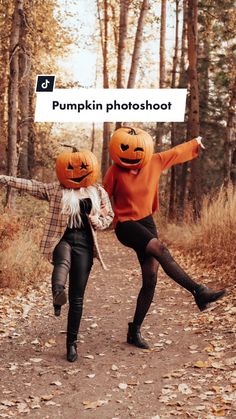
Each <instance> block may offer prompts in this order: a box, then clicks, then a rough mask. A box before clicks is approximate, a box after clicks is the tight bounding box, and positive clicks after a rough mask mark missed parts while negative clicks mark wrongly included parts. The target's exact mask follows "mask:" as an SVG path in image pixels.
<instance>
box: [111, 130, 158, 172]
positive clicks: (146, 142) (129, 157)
mask: <svg viewBox="0 0 236 419" xmlns="http://www.w3.org/2000/svg"><path fill="white" fill-rule="evenodd" d="M109 151H110V155H111V158H112V160H113V161H114V162H115V163H116V164H118V165H119V166H122V167H124V168H126V169H141V168H142V167H143V166H145V164H146V163H147V162H148V161H149V160H150V158H151V156H152V154H153V141H152V137H151V136H150V135H149V134H148V133H147V132H145V131H143V130H142V129H139V128H135V129H134V128H129V127H122V128H119V129H117V130H116V131H115V132H114V134H113V135H112V137H111V141H110V145H109Z"/></svg>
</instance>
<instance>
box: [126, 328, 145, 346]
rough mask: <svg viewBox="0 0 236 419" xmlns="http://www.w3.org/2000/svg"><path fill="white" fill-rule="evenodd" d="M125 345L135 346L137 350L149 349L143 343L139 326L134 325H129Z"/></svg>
mask: <svg viewBox="0 0 236 419" xmlns="http://www.w3.org/2000/svg"><path fill="white" fill-rule="evenodd" d="M127 343H130V344H131V345H135V346H137V347H138V348H142V349H149V346H148V344H147V342H145V340H144V339H143V338H142V335H141V332H140V326H137V325H136V324H134V323H129V328H128V334H127Z"/></svg>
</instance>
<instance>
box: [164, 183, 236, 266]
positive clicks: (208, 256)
mask: <svg viewBox="0 0 236 419" xmlns="http://www.w3.org/2000/svg"><path fill="white" fill-rule="evenodd" d="M164 233H165V238H166V240H167V241H168V242H169V243H172V244H174V245H177V246H178V247H181V248H182V249H184V250H188V251H190V252H194V254H196V255H198V256H199V257H200V258H201V260H203V261H204V262H206V263H207V264H211V266H214V267H224V268H226V269H227V270H228V269H231V270H232V271H234V272H235V266H236V263H235V262H236V193H235V192H234V191H233V188H232V187H229V188H228V189H227V190H224V189H221V190H220V192H219V193H218V194H217V195H216V196H215V197H214V198H209V197H206V198H205V200H204V202H203V207H202V211H201V217H200V219H199V220H198V221H197V222H193V221H189V222H187V223H186V222H185V223H184V224H182V225H175V224H169V225H167V226H166V228H165V232H164Z"/></svg>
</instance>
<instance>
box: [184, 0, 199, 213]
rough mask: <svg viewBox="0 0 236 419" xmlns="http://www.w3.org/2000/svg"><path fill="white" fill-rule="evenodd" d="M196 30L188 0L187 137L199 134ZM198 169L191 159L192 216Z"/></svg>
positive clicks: (193, 4)
mask: <svg viewBox="0 0 236 419" xmlns="http://www.w3.org/2000/svg"><path fill="white" fill-rule="evenodd" d="M197 31H198V0H188V60H189V67H188V76H189V83H190V103H189V115H188V126H187V133H188V136H189V137H188V138H194V137H197V136H198V135H199V87H198V75H197V42H198V39H197ZM200 185H201V179H200V169H199V160H193V161H191V180H190V189H189V198H190V200H191V202H192V206H193V211H194V216H195V217H196V216H198V215H199V212H200V204H201V202H200Z"/></svg>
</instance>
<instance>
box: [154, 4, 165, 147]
mask: <svg viewBox="0 0 236 419" xmlns="http://www.w3.org/2000/svg"><path fill="white" fill-rule="evenodd" d="M165 53H166V0H162V1H161V27H160V52H159V59H160V67H159V88H160V89H163V88H164V87H165V75H166V69H165ZM162 137H163V124H160V123H159V122H157V124H156V145H155V150H156V151H161V149H162Z"/></svg>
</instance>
